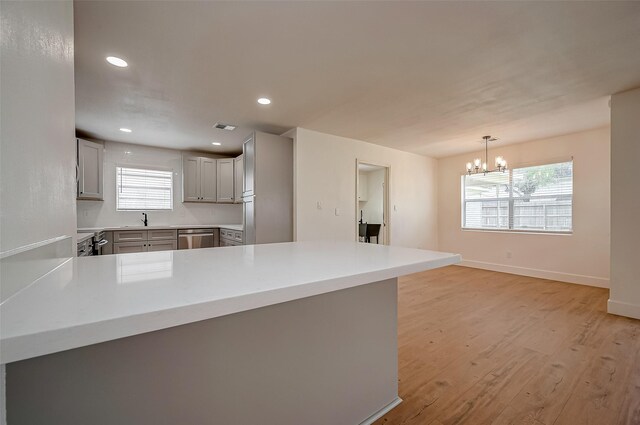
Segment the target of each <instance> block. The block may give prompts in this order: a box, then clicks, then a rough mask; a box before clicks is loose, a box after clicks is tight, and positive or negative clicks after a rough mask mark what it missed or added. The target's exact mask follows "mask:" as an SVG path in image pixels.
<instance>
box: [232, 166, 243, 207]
mask: <svg viewBox="0 0 640 425" xmlns="http://www.w3.org/2000/svg"><path fill="white" fill-rule="evenodd" d="M243 181H244V161H243V156H242V155H240V156H239V157H237V158H234V159H233V201H234V202H236V203H238V202H242V182H243Z"/></svg>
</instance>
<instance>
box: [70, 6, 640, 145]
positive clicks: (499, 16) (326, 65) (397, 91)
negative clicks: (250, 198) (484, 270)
mask: <svg viewBox="0 0 640 425" xmlns="http://www.w3.org/2000/svg"><path fill="white" fill-rule="evenodd" d="M74 8H75V25H76V26H75V54H76V109H77V113H76V120H77V127H78V129H79V130H80V131H83V132H85V133H88V134H89V135H92V136H94V137H98V138H103V139H108V140H116V141H126V142H131V143H142V144H149V145H157V146H164V147H173V148H178V149H199V150H211V151H214V152H234V151H238V150H239V149H240V143H241V141H242V138H244V137H245V136H246V135H247V134H248V133H249V132H250V131H251V129H252V128H256V129H260V130H263V131H268V132H272V133H282V132H284V131H286V130H287V129H289V128H292V127H295V126H301V127H305V128H309V129H312V130H317V131H322V132H326V133H331V134H336V135H340V136H345V137H352V138H356V139H361V140H365V141H369V142H372V143H377V144H381V145H386V146H390V147H394V148H398V149H402V150H406V151H410V152H415V153H420V154H425V155H431V156H436V157H442V156H447V155H452V154H456V153H462V152H467V151H472V150H477V148H478V145H477V141H478V140H479V139H480V138H481V136H483V135H485V134H491V135H493V136H497V137H499V138H500V139H501V141H502V143H505V144H507V143H516V142H521V141H525V140H531V139H535V138H540V137H545V136H552V135H557V134H563V133H570V132H574V131H579V130H585V129H588V128H595V127H600V126H603V125H606V124H608V122H609V109H608V107H607V99H608V95H610V94H612V93H615V92H618V91H622V90H626V89H630V88H634V87H637V86H640V2H626V3H625V2H464V3H463V2H324V1H320V2H292V3H287V2H220V3H218V2H182V1H173V2H150V1H143V2H126V1H108V2H100V1H76V2H75V3H74ZM108 55H114V56H120V57H122V58H124V59H126V60H127V61H128V62H129V65H130V66H129V68H125V69H118V68H115V67H113V66H111V65H108V64H107V63H106V62H105V60H104V58H105V57H106V56H108ZM261 96H267V97H270V98H271V99H272V100H273V103H272V104H271V105H269V106H266V107H264V106H260V105H258V104H257V103H256V99H257V98H258V97H261ZM217 121H221V122H225V123H231V124H236V125H239V126H240V128H239V129H237V130H235V131H233V132H224V131H222V130H216V129H213V128H212V125H213V124H214V123H216V122H217ZM120 127H129V128H132V129H133V133H131V134H124V133H121V132H120V131H118V129H119V128H120ZM213 141H220V142H222V143H223V146H221V147H220V148H215V147H214V146H212V145H211V142H213Z"/></svg>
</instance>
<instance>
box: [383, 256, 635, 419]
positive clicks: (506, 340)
mask: <svg viewBox="0 0 640 425" xmlns="http://www.w3.org/2000/svg"><path fill="white" fill-rule="evenodd" d="M608 293H609V291H608V290H605V289H600V288H592V287H588V286H581V285H573V284H568V283H560V282H554V281H549V280H543V279H535V278H528V277H523V276H516V275H511V274H505V273H497V272H491V271H484V270H477V269H471V268H465V267H456V266H453V267H446V268H442V269H437V270H433V271H429V272H425V273H419V274H415V275H411V276H407V277H405V278H402V279H401V280H400V284H399V311H398V316H399V317H398V346H399V392H400V397H402V399H403V400H404V401H403V402H402V403H401V404H400V405H399V406H398V407H396V408H395V409H393V410H392V411H391V412H389V413H388V414H387V415H386V416H384V417H383V418H381V419H379V420H378V421H377V422H376V424H377V425H381V424H385V425H392V424H394V425H395V424H431V425H451V424H473V425H476V424H496V425H498V424H499V425H504V424H531V425H534V424H535V425H589V424H594V425H596V424H597V425H610V424H640V321H638V320H633V319H627V318H623V317H618V316H613V315H609V314H607V313H606V303H607V298H608Z"/></svg>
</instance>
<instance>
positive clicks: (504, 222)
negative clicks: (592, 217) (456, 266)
mask: <svg viewBox="0 0 640 425" xmlns="http://www.w3.org/2000/svg"><path fill="white" fill-rule="evenodd" d="M462 179H463V188H462V194H463V199H462V227H463V228H465V229H489V230H521V231H540V232H571V231H572V228H573V227H572V201H573V162H572V161H569V162H561V163H555V164H545V165H538V166H533V167H522V168H514V169H512V170H507V171H505V172H503V173H501V172H494V173H487V174H486V175H485V174H472V175H465V176H463V178H462Z"/></svg>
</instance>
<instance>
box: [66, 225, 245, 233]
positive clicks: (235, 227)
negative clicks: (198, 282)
mask: <svg viewBox="0 0 640 425" xmlns="http://www.w3.org/2000/svg"><path fill="white" fill-rule="evenodd" d="M160 229H231V230H239V231H242V230H243V226H242V224H164V225H158V226H146V227H145V226H115V227H82V228H80V229H78V233H88V232H99V231H102V230H104V231H107V232H111V231H113V230H160Z"/></svg>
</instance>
